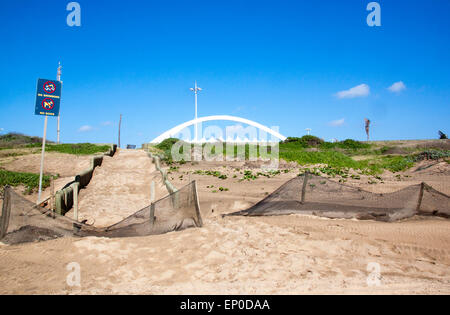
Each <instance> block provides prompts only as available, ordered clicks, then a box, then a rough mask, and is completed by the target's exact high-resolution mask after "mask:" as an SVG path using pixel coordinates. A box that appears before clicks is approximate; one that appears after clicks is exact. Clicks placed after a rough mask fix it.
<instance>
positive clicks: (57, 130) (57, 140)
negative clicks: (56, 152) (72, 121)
mask: <svg viewBox="0 0 450 315" xmlns="http://www.w3.org/2000/svg"><path fill="white" fill-rule="evenodd" d="M59 117H60V116H58V127H56V134H57V139H56V143H57V144H59V130H60V129H59Z"/></svg>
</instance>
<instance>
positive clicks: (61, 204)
mask: <svg viewBox="0 0 450 315" xmlns="http://www.w3.org/2000/svg"><path fill="white" fill-rule="evenodd" d="M108 145H110V149H109V150H108V152H105V153H104V154H103V155H97V156H93V157H92V158H91V165H90V167H89V168H88V169H87V170H84V171H83V172H81V173H80V174H78V175H76V176H75V180H73V181H72V182H70V183H67V184H66V185H65V186H64V187H63V189H61V190H58V191H57V192H56V193H55V212H56V213H57V214H59V215H64V214H66V213H67V212H68V211H70V209H72V207H73V195H74V189H78V192H79V191H80V189H82V188H84V187H86V186H87V185H88V184H89V182H90V181H91V179H92V175H93V174H94V170H95V168H96V167H97V166H101V165H102V162H103V157H104V156H111V157H112V156H114V154H115V153H116V150H117V145H116V144H108ZM76 183H77V184H78V185H74V184H76ZM75 187H77V188H75Z"/></svg>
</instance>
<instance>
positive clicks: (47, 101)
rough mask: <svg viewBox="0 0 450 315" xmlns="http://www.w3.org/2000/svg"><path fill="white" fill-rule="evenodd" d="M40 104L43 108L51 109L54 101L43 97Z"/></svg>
mask: <svg viewBox="0 0 450 315" xmlns="http://www.w3.org/2000/svg"><path fill="white" fill-rule="evenodd" d="M41 105H42V108H43V109H45V110H52V109H53V107H55V102H54V101H53V100H52V99H51V98H44V99H43V100H42V104H41Z"/></svg>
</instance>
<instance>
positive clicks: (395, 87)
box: [388, 81, 406, 93]
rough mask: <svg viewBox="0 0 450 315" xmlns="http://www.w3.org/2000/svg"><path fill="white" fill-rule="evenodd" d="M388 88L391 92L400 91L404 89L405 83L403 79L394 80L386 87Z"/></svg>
mask: <svg viewBox="0 0 450 315" xmlns="http://www.w3.org/2000/svg"><path fill="white" fill-rule="evenodd" d="M388 90H389V91H391V92H392V93H400V92H401V91H403V90H406V85H405V83H403V81H399V82H395V83H394V84H392V85H391V86H390V87H388Z"/></svg>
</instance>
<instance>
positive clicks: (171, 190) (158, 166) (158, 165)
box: [147, 152, 177, 194]
mask: <svg viewBox="0 0 450 315" xmlns="http://www.w3.org/2000/svg"><path fill="white" fill-rule="evenodd" d="M147 154H148V156H149V157H150V158H151V159H152V160H153V163H154V164H155V167H156V169H157V170H158V171H159V172H160V173H161V176H162V179H163V182H164V185H165V186H166V188H167V191H168V192H169V194H173V193H175V192H177V189H176V188H175V187H174V186H173V185H172V183H171V182H170V181H169V179H168V177H167V171H166V170H164V169H162V168H161V158H160V157H159V156H157V155H153V154H151V153H150V152H147Z"/></svg>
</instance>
